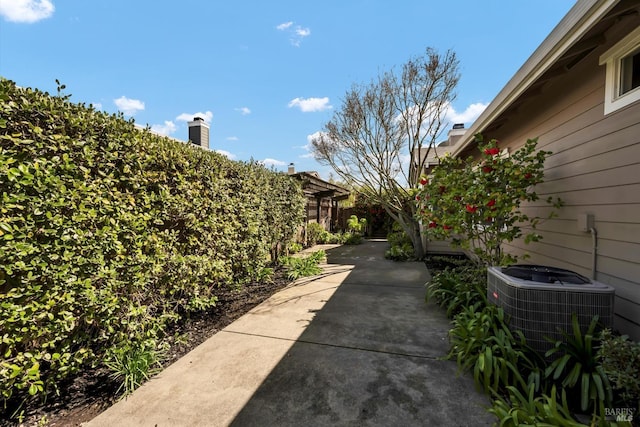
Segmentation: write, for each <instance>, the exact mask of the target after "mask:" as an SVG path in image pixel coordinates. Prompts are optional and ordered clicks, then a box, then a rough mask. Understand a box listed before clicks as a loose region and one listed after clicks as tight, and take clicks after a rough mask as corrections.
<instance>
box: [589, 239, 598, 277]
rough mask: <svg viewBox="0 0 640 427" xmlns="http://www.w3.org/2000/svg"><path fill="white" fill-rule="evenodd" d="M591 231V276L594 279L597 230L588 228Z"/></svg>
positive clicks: (596, 258)
mask: <svg viewBox="0 0 640 427" xmlns="http://www.w3.org/2000/svg"><path fill="white" fill-rule="evenodd" d="M589 232H590V233H591V278H592V279H593V280H596V265H597V264H596V263H597V261H598V232H597V231H596V229H595V228H593V227H591V228H589Z"/></svg>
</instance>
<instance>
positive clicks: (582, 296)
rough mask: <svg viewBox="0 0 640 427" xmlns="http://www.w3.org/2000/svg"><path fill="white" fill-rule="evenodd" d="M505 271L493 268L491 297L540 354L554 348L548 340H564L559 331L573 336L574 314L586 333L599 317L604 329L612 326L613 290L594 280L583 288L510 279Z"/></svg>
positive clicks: (512, 325)
mask: <svg viewBox="0 0 640 427" xmlns="http://www.w3.org/2000/svg"><path fill="white" fill-rule="evenodd" d="M534 267H540V266H534ZM504 270H506V269H501V268H499V267H490V268H489V271H488V275H487V276H488V285H487V297H488V299H489V301H490V302H492V303H494V304H496V305H497V306H499V307H502V309H503V310H504V312H505V314H507V317H508V318H509V327H510V328H511V329H512V330H520V331H522V333H523V334H524V336H525V338H526V339H527V343H528V344H529V345H530V346H531V347H532V348H534V349H536V350H537V351H539V352H541V353H544V352H546V351H547V350H549V349H550V348H551V347H552V346H553V345H552V344H551V343H550V342H548V341H547V340H545V337H549V338H551V339H553V340H554V341H556V340H562V339H563V336H562V333H561V332H560V331H559V330H562V331H565V332H568V333H570V334H571V333H572V326H571V315H572V313H576V315H577V318H578V323H579V325H580V328H581V329H582V330H583V332H584V331H585V330H586V329H587V327H588V326H589V324H590V323H591V319H592V318H593V316H595V315H597V316H598V317H599V322H600V324H601V325H602V326H603V327H611V326H612V324H613V299H614V290H613V288H612V287H610V286H607V285H604V284H602V283H598V282H592V281H590V280H589V281H588V283H581V284H575V283H574V284H567V283H558V282H555V281H551V280H547V281H544V282H538V281H532V280H526V279H522V278H519V277H514V276H511V275H507V274H505V272H504ZM521 270H523V269H521ZM564 271H566V270H564ZM562 274H564V273H562ZM576 275H577V274H576ZM577 276H579V275H577ZM579 277H583V276H579ZM587 280H588V279H587Z"/></svg>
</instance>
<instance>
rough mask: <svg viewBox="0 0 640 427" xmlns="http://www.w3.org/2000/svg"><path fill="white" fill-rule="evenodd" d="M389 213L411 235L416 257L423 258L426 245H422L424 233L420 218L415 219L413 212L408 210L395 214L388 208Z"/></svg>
mask: <svg viewBox="0 0 640 427" xmlns="http://www.w3.org/2000/svg"><path fill="white" fill-rule="evenodd" d="M387 213H389V215H390V216H391V218H392V219H394V220H395V221H396V222H397V223H398V224H400V226H401V227H402V230H403V231H404V232H405V233H406V234H407V236H409V239H411V244H412V245H413V253H414V255H415V257H416V259H419V260H421V259H423V258H424V256H425V251H424V246H422V234H421V233H420V223H419V222H418V220H416V219H415V217H414V215H413V214H412V213H408V212H402V213H400V214H396V215H394V213H392V212H390V210H389V209H387Z"/></svg>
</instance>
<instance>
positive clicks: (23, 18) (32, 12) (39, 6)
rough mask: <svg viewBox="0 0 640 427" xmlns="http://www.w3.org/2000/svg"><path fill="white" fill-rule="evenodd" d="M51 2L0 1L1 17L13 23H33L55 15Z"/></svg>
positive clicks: (45, 0) (48, 0)
mask: <svg viewBox="0 0 640 427" xmlns="http://www.w3.org/2000/svg"><path fill="white" fill-rule="evenodd" d="M54 10H55V7H54V6H53V3H52V2H51V0H0V15H2V16H4V19H6V20H7V21H11V22H24V23H29V24H30V23H33V22H37V21H40V20H41V19H46V18H49V17H50V16H51V15H53V11H54Z"/></svg>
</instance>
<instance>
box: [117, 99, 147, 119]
mask: <svg viewBox="0 0 640 427" xmlns="http://www.w3.org/2000/svg"><path fill="white" fill-rule="evenodd" d="M113 103H114V104H116V107H118V110H120V111H122V112H123V113H124V114H125V115H127V116H133V115H134V114H136V113H137V112H138V111H142V110H144V102H142V101H140V100H138V99H129V98H127V97H126V96H121V97H120V98H118V99H114V100H113Z"/></svg>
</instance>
